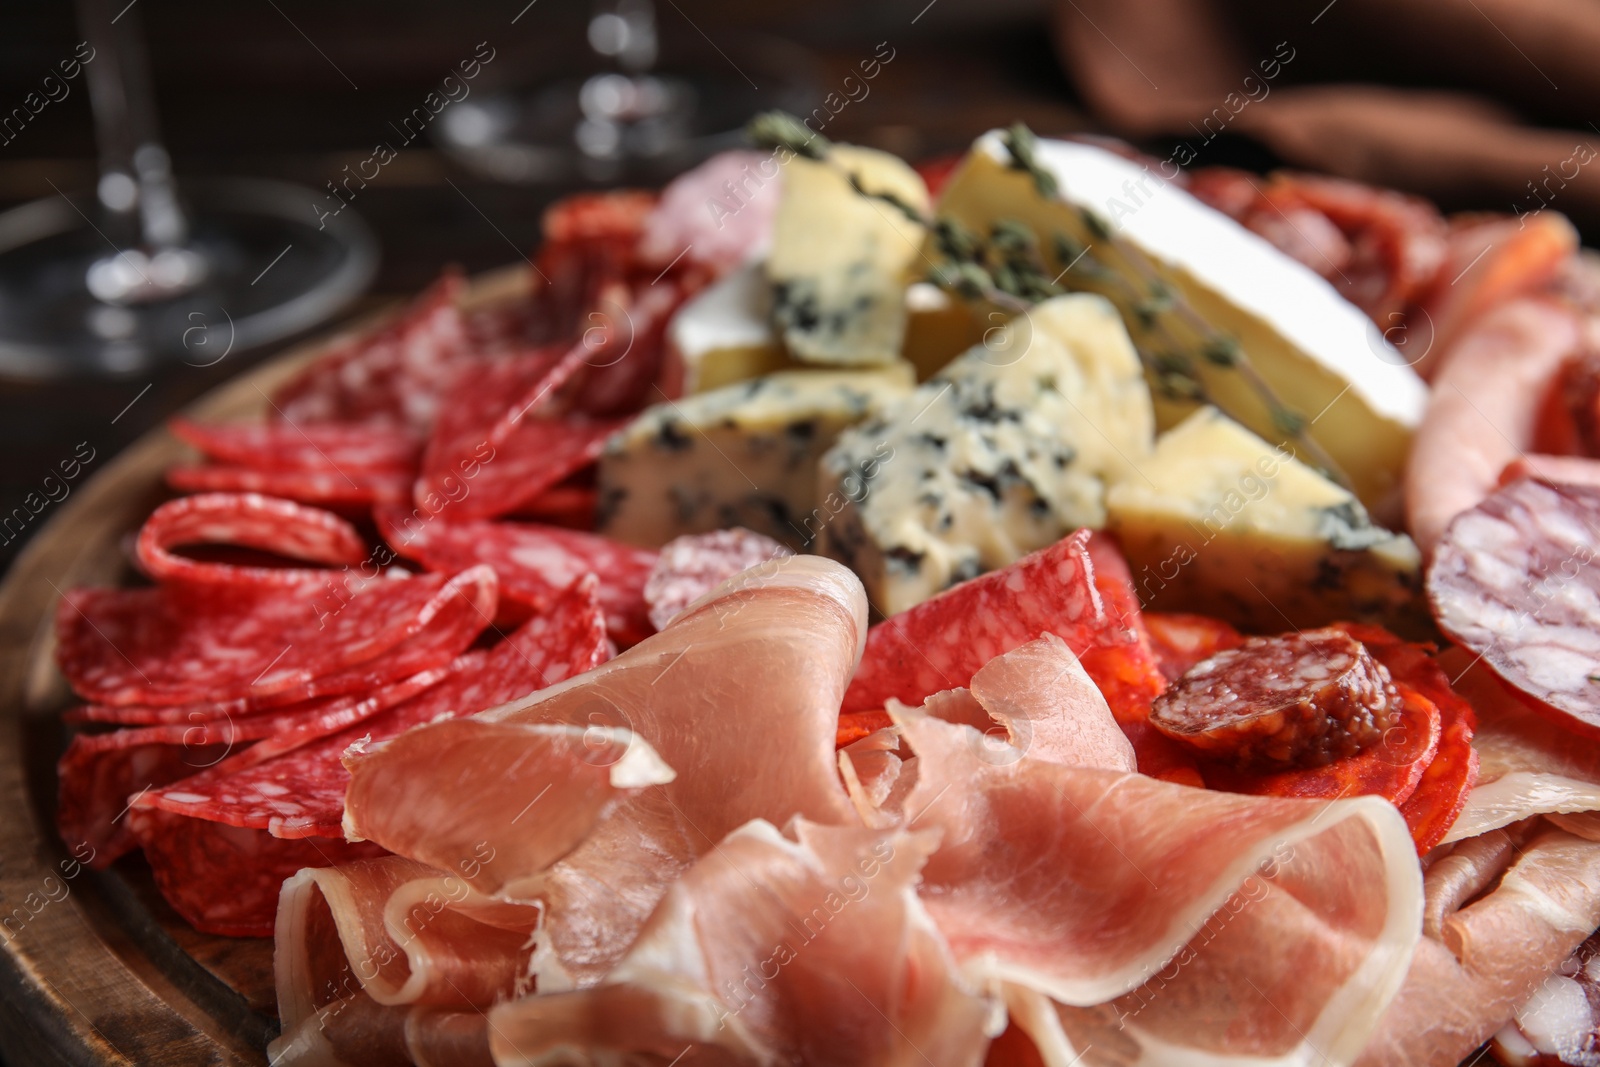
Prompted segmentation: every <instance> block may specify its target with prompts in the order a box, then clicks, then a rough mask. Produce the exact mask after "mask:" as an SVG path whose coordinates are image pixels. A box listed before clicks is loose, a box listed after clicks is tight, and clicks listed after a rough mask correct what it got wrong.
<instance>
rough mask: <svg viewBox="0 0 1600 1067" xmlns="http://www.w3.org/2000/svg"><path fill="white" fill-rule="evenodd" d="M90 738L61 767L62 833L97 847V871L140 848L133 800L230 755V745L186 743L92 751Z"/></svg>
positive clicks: (76, 843) (71, 843)
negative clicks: (132, 825)
mask: <svg viewBox="0 0 1600 1067" xmlns="http://www.w3.org/2000/svg"><path fill="white" fill-rule="evenodd" d="M104 736H107V737H115V736H117V735H115V734H108V735H104ZM86 740H87V739H86V738H84V737H81V736H80V737H75V738H73V740H72V743H71V744H70V745H68V746H67V751H66V752H65V753H63V754H62V756H61V759H60V760H59V761H58V762H57V763H56V778H57V786H56V795H57V798H58V802H57V806H56V830H57V832H58V833H59V834H60V835H61V840H62V841H63V842H64V843H65V844H66V845H67V847H68V848H69V849H73V850H78V849H80V848H81V846H83V845H88V846H89V847H90V848H92V849H93V853H92V856H93V859H92V860H91V861H90V866H92V867H96V868H103V867H109V866H110V865H111V864H112V863H113V862H114V861H116V860H117V859H118V858H120V857H122V856H125V855H127V854H128V853H129V852H131V851H133V850H134V849H136V848H138V847H139V841H138V838H137V837H135V836H134V833H133V831H132V830H131V829H129V827H128V822H127V818H126V816H127V815H128V811H129V807H130V804H129V798H130V797H132V796H133V795H134V794H135V793H138V792H139V791H140V790H143V789H152V788H155V787H157V786H163V785H166V784H167V783H169V782H176V781H177V780H178V779H180V778H186V777H188V776H189V775H191V774H194V773H195V772H196V771H197V770H199V769H201V768H203V767H209V766H211V765H212V764H214V763H216V762H217V761H218V760H220V759H224V758H226V757H227V755H228V752H229V751H230V747H229V746H228V745H226V744H222V745H185V744H183V743H182V742H181V740H180V742H179V743H178V744H155V745H152V744H133V745H129V744H124V745H120V746H117V747H109V748H106V749H103V750H101V751H89V750H88V749H87V748H86V746H85V744H84V742H85V741H86ZM74 854H77V853H76V852H74Z"/></svg>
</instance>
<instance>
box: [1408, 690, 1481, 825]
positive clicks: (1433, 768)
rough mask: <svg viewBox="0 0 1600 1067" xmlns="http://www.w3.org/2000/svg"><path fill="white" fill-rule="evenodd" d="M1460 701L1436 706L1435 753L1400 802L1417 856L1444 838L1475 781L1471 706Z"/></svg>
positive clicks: (1476, 776) (1476, 756) (1476, 754)
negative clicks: (1413, 787) (1436, 746)
mask: <svg viewBox="0 0 1600 1067" xmlns="http://www.w3.org/2000/svg"><path fill="white" fill-rule="evenodd" d="M1461 703H1462V702H1461V701H1459V700H1457V701H1453V702H1445V703H1443V704H1440V705H1438V707H1439V715H1440V729H1439V749H1438V752H1436V753H1435V754H1434V757H1433V759H1432V761H1431V762H1430V763H1429V764H1428V769H1427V770H1425V771H1423V772H1422V777H1421V779H1419V780H1418V782H1417V787H1416V789H1415V791H1413V792H1412V794H1411V795H1410V796H1409V797H1407V798H1406V799H1405V801H1404V802H1403V803H1402V804H1401V805H1400V814H1401V815H1404V816H1405V819H1406V825H1407V826H1409V827H1411V836H1412V838H1413V839H1414V840H1415V841H1416V843H1417V853H1418V854H1419V855H1426V854H1427V853H1428V851H1429V850H1430V849H1432V848H1433V847H1434V846H1435V845H1437V844H1439V842H1441V841H1443V840H1444V839H1445V835H1446V834H1448V833H1449V832H1450V827H1451V826H1452V825H1454V823H1455V821H1456V819H1457V818H1458V817H1459V816H1460V815H1461V811H1462V809H1463V808H1465V807H1466V805H1467V798H1468V796H1470V794H1471V792H1472V786H1473V783H1474V782H1476V781H1477V780H1478V753H1477V752H1476V751H1474V750H1473V747H1472V735H1473V731H1474V720H1473V718H1472V715H1471V711H1470V709H1467V710H1466V711H1465V712H1463V710H1462V707H1461Z"/></svg>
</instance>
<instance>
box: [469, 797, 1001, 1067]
mask: <svg viewBox="0 0 1600 1067" xmlns="http://www.w3.org/2000/svg"><path fill="white" fill-rule="evenodd" d="M793 832H794V833H795V836H796V837H797V839H798V840H797V841H791V840H789V839H788V838H786V837H784V836H783V835H781V834H780V833H778V831H777V830H776V829H775V828H774V827H773V826H772V825H771V824H770V823H766V822H762V821H755V822H751V823H749V824H747V825H745V826H742V827H740V828H739V829H737V830H735V831H734V832H733V833H731V834H729V835H728V836H727V837H726V838H724V839H723V840H722V841H721V842H720V843H719V844H718V845H717V847H716V848H715V850H713V851H711V852H710V853H709V854H708V855H707V856H706V857H705V858H704V859H702V860H700V861H699V863H697V864H696V865H695V866H694V867H692V868H691V869H690V870H689V871H688V872H687V873H686V874H685V875H684V876H683V877H682V878H681V879H680V880H679V881H678V882H677V883H676V884H675V885H673V886H672V887H671V888H670V889H669V890H668V891H667V894H666V897H665V898H664V899H663V900H662V902H661V904H660V906H659V907H658V908H657V909H656V911H655V913H654V914H653V915H652V916H651V918H650V922H649V923H648V924H647V925H646V926H645V928H644V930H643V931H642V932H641V933H640V935H639V940H638V942H637V944H636V945H635V946H634V948H633V949H632V950H631V951H630V952H629V954H628V956H627V957H626V958H625V959H623V960H622V962H621V963H620V964H618V966H617V968H616V970H615V971H613V972H612V973H611V974H610V975H609V976H607V978H606V981H605V983H604V984H602V985H600V986H597V987H595V988H593V989H585V990H582V991H579V992H572V993H556V994H552V995H546V996H537V997H529V998H525V999H522V1000H517V1001H512V1002H510V1003H507V1004H503V1005H500V1006H498V1007H496V1008H495V1009H493V1011H492V1013H491V1017H490V1027H489V1033H490V1039H489V1040H490V1048H491V1050H492V1051H493V1053H494V1056H495V1060H496V1062H497V1063H501V1064H508V1065H509V1064H518V1065H531V1064H535V1063H543V1062H549V1061H550V1057H551V1056H552V1055H554V1054H557V1053H564V1054H566V1055H569V1056H570V1055H572V1054H573V1053H575V1052H578V1051H580V1050H581V1051H582V1052H585V1053H588V1055H589V1058H591V1061H592V1062H605V1061H609V1060H611V1059H612V1057H613V1056H614V1057H615V1058H616V1060H617V1061H618V1062H621V1061H623V1060H631V1057H628V1056H626V1055H624V1054H626V1053H636V1054H650V1053H653V1054H655V1055H656V1056H659V1057H662V1059H663V1062H664V1061H665V1057H668V1056H671V1055H674V1054H679V1055H682V1056H684V1057H685V1058H689V1057H692V1058H694V1059H708V1060H713V1061H716V1062H739V1063H852V1064H861V1065H863V1067H869V1065H878V1067H884V1065H888V1064H897V1063H907V1062H923V1061H924V1060H926V1062H929V1063H938V1064H941V1065H943V1064H949V1065H951V1067H963V1065H965V1067H977V1065H978V1064H980V1063H982V1061H983V1052H984V1047H985V1046H986V1045H987V1043H988V1042H987V1039H985V1038H984V1037H983V1036H982V1031H983V1020H984V1017H985V1015H986V1013H987V1006H986V1005H985V1004H984V1002H983V1001H982V1000H980V999H979V998H978V997H977V996H975V995H974V994H973V993H972V992H971V991H969V990H968V989H967V988H965V987H964V985H963V984H962V982H961V980H960V979H959V977H958V976H957V975H956V973H955V968H954V966H953V965H952V961H951V959H950V956H949V952H948V950H947V949H946V948H945V946H944V944H943V942H942V939H941V938H940V937H939V934H938V931H936V930H935V929H934V928H933V926H932V924H931V923H930V922H929V921H928V917H927V914H926V913H925V912H924V910H923V908H922V907H921V905H920V904H919V902H918V900H917V894H916V874H917V870H918V869H919V868H920V867H921V866H922V865H923V863H924V862H925V861H926V859H927V856H928V854H929V853H930V852H931V851H932V850H933V848H935V847H936V842H935V841H934V840H932V839H931V837H930V836H929V835H919V834H909V833H905V832H889V833H878V832H874V831H870V830H862V829H847V828H843V827H839V828H833V827H824V826H816V825H814V824H811V823H807V822H805V821H804V820H797V821H796V823H795V824H794V826H793ZM751 976H756V978H755V980H751ZM841 978H843V979H844V980H843V981H841ZM607 1053H610V1054H611V1055H610V1056H608V1055H606V1054H607ZM708 1053H709V1055H707V1054H708ZM718 1053H721V1056H718V1055H717V1054H718Z"/></svg>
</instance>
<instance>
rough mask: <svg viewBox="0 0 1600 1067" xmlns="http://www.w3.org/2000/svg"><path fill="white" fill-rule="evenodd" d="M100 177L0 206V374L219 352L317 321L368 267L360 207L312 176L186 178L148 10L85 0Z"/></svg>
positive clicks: (373, 254)
mask: <svg viewBox="0 0 1600 1067" xmlns="http://www.w3.org/2000/svg"><path fill="white" fill-rule="evenodd" d="M77 12H78V22H79V25H80V28H81V29H82V31H83V33H84V36H85V37H86V39H87V40H88V43H89V45H90V46H91V47H92V48H93V49H94V53H93V56H92V59H91V60H90V61H89V62H87V63H85V65H84V74H85V77H86V78H87V80H88V85H89V96H90V104H91V106H92V108H93V111H94V117H95V140H96V144H97V146H98V149H99V153H100V180H99V183H98V185H97V186H96V189H95V192H94V194H93V195H92V196H91V195H87V194H85V195H81V196H76V197H73V196H68V195H67V194H66V193H64V192H63V193H60V194H59V195H58V196H54V197H50V198H47V199H44V200H37V201H34V202H33V203H30V204H24V205H22V206H21V207H18V208H15V209H13V210H11V211H8V212H5V213H4V214H0V374H5V375H11V376H18V377H28V378H43V377H57V376H65V375H71V374H83V373H109V374H119V373H129V372H133V371H139V370H145V369H148V368H151V367H154V366H158V365H164V364H176V363H180V362H181V363H187V364H189V365H191V366H211V365H213V364H215V363H216V362H218V361H220V360H221V359H222V358H223V356H225V355H227V354H229V353H231V352H242V351H244V350H246V349H249V348H253V347H258V346H261V345H265V344H269V343H271V342H272V341H276V340H280V339H282V338H284V337H288V336H290V335H292V334H295V333H298V332H300V331H301V330H304V329H307V328H309V327H311V326H314V325H315V324H317V323H318V322H320V321H322V320H324V319H326V318H328V317H329V316H331V315H333V314H334V313H335V312H337V311H338V310H339V309H340V308H342V307H344V306H345V305H347V304H348V303H349V302H350V301H351V300H353V299H354V298H355V297H356V296H357V295H359V294H360V292H361V291H362V290H363V289H365V288H366V286H367V285H368V284H369V283H370V282H371V280H372V277H373V274H374V273H375V271H376V269H377V243H376V241H375V240H374V239H373V237H372V234H371V231H369V230H368V229H367V227H366V225H365V224H363V223H362V222H361V221H360V220H359V219H358V218H357V217H356V216H355V215H354V213H346V212H340V213H339V217H337V218H332V217H329V218H325V219H323V220H322V222H321V224H319V223H318V220H317V215H316V212H315V211H314V209H313V205H314V204H316V203H318V202H319V199H320V198H319V195H318V194H317V193H315V192H313V191H312V190H310V189H304V188H300V187H297V186H292V185H285V184H281V183H277V182H266V181H254V180H245V179H227V180H223V179H216V180H208V181H185V182H184V183H183V186H182V189H181V190H180V189H179V187H178V184H177V182H175V180H174V179H173V176H172V169H171V160H170V158H169V156H168V155H167V151H166V149H165V147H163V145H162V143H161V137H160V132H159V128H158V124H157V121H156V109H155V99H154V94H153V92H152V90H151V86H150V77H149V71H148V68H147V64H146V54H145V50H144V45H143V41H142V40H141V38H140V35H139V30H138V24H137V21H136V20H137V19H138V13H137V11H135V10H133V5H131V4H129V5H127V6H126V7H122V8H121V10H120V12H119V13H118V14H116V15H113V14H112V8H111V5H110V3H108V0H78V4H77Z"/></svg>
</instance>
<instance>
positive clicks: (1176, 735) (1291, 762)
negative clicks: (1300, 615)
mask: <svg viewBox="0 0 1600 1067" xmlns="http://www.w3.org/2000/svg"><path fill="white" fill-rule="evenodd" d="M1399 703H1400V701H1399V697H1398V695H1397V693H1396V691H1395V688H1394V685H1393V683H1392V682H1391V681H1390V678H1389V672H1388V670H1387V669H1385V668H1384V667H1383V665H1382V664H1380V663H1379V662H1378V661H1377V660H1376V659H1375V658H1373V655H1372V653H1371V652H1368V651H1367V649H1366V648H1365V647H1364V646H1363V645H1362V644H1361V642H1360V641H1358V640H1356V639H1355V638H1354V637H1351V636H1350V635H1349V634H1347V633H1345V632H1344V631H1342V630H1338V629H1334V628H1332V627H1329V628H1326V629H1321V630H1303V631H1300V632H1297V633H1293V634H1282V635H1280V636H1277V637H1252V638H1249V639H1248V640H1246V641H1244V642H1243V643H1242V644H1240V645H1239V646H1238V647H1237V648H1232V649H1228V650H1226V651H1224V652H1219V653H1217V654H1216V655H1215V656H1212V657H1211V658H1209V659H1206V660H1202V661H1201V662H1200V663H1198V664H1196V665H1195V666H1194V667H1192V668H1190V669H1189V671H1188V672H1187V673H1185V674H1184V675H1183V677H1182V678H1179V679H1178V680H1177V681H1176V682H1173V683H1172V686H1171V688H1169V689H1168V690H1167V691H1166V692H1165V693H1163V694H1161V696H1160V697H1158V698H1157V699H1156V702H1155V706H1154V707H1153V709H1152V711H1151V717H1150V718H1151V722H1152V723H1153V724H1154V725H1155V726H1156V728H1157V729H1159V730H1160V731H1161V732H1162V733H1164V734H1166V735H1167V736H1168V737H1170V738H1172V739H1173V740H1175V741H1178V742H1180V743H1182V744H1184V745H1185V746H1187V747H1190V748H1192V749H1194V750H1195V751H1197V752H1199V753H1201V754H1202V755H1204V756H1205V757H1206V758H1208V759H1211V760H1217V761H1220V762H1223V763H1226V764H1229V765H1231V766H1233V767H1235V768H1237V769H1239V770H1252V769H1254V770H1292V769H1296V768H1309V767H1319V766H1323V765H1325V764H1328V763H1331V762H1333V761H1335V760H1339V759H1344V758H1347V757H1350V756H1354V755H1355V754H1356V753H1358V752H1361V751H1363V750H1366V749H1370V748H1371V747H1372V746H1374V745H1375V744H1377V743H1378V742H1379V740H1380V739H1381V738H1382V737H1383V736H1384V734H1385V733H1386V732H1387V731H1388V729H1389V727H1390V725H1391V724H1392V723H1393V721H1394V720H1395V718H1397V717H1398V715H1397V712H1398V710H1399V709H1398V705H1399Z"/></svg>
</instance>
